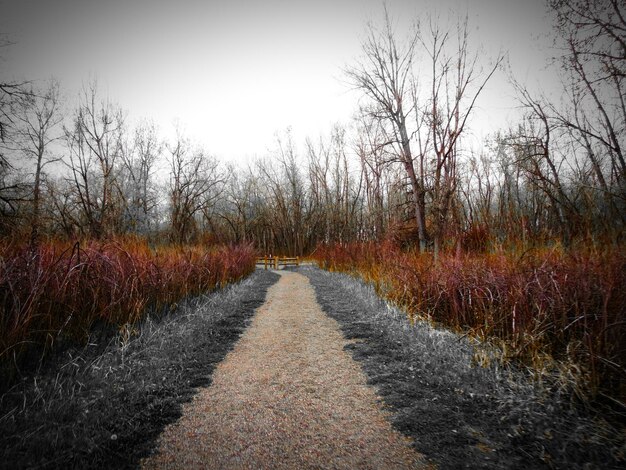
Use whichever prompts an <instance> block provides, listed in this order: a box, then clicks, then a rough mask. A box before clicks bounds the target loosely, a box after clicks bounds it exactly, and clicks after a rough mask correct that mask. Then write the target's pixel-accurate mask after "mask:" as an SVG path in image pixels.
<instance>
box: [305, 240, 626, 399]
mask: <svg viewBox="0 0 626 470" xmlns="http://www.w3.org/2000/svg"><path fill="white" fill-rule="evenodd" d="M314 257H315V258H316V260H317V261H318V263H319V264H320V266H322V267H325V268H327V269H331V270H339V271H344V272H353V273H358V274H359V275H361V276H362V277H363V278H365V279H366V280H368V281H371V282H373V283H374V284H375V285H376V287H377V289H378V290H379V292H380V293H382V294H383V295H384V296H386V297H387V298H388V299H390V300H392V301H393V302H395V303H397V304H399V305H401V306H402V307H404V308H405V309H406V310H407V311H408V313H409V315H410V316H420V317H423V318H427V319H429V320H431V321H433V322H436V323H439V324H443V325H446V326H448V327H451V328H453V329H455V330H457V331H463V332H466V333H469V334H473V335H477V336H479V337H480V338H482V339H488V340H491V341H492V342H495V343H497V344H498V345H499V346H500V350H501V351H502V354H503V356H504V357H505V358H506V359H516V360H519V361H521V363H523V364H527V365H529V366H531V368H530V369H531V370H532V371H534V373H536V374H537V375H539V376H541V375H542V374H546V375H550V376H551V377H553V378H555V377H556V378H557V379H558V380H556V381H554V383H555V384H559V385H567V386H568V389H569V390H570V391H572V390H573V391H574V392H575V393H576V394H578V395H579V396H581V397H583V398H585V399H590V398H591V399H595V398H599V397H604V398H607V399H608V400H610V401H612V402H616V401H617V402H620V403H621V404H622V406H623V404H624V403H626V251H625V250H624V249H622V248H605V249H602V250H600V249H592V248H583V249H579V250H567V251H566V250H564V249H562V248H560V247H558V246H555V247H552V248H544V249H535V250H531V251H526V252H523V253H514V252H504V251H500V252H494V253H486V254H485V253H483V254H461V253H448V254H443V255H441V256H440V258H439V259H438V260H437V262H435V261H434V260H433V258H432V257H431V256H430V255H429V254H418V253H411V252H404V251H402V250H400V249H398V248H397V247H395V246H394V245H393V244H389V243H382V244H371V243H370V244H350V245H332V246H320V247H318V248H317V250H316V252H315V255H314Z"/></svg>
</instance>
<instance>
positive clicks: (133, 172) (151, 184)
mask: <svg viewBox="0 0 626 470" xmlns="http://www.w3.org/2000/svg"><path fill="white" fill-rule="evenodd" d="M162 152H163V144H162V143H161V141H160V140H159V137H158V135H157V129H156V126H155V125H154V124H152V123H148V122H143V123H141V124H140V125H139V126H138V127H137V128H136V129H135V130H134V133H133V136H132V139H125V140H124V141H123V142H122V144H121V147H120V159H121V163H122V164H121V168H122V171H121V172H120V173H121V174H120V177H119V180H120V181H119V186H120V189H121V192H122V196H123V198H124V201H125V217H124V219H125V225H126V226H127V229H128V230H130V231H132V232H135V233H139V234H142V235H148V234H149V233H151V232H152V231H153V230H154V229H155V228H156V219H157V214H156V213H155V212H156V210H157V204H158V194H157V189H156V188H157V184H156V181H155V172H156V164H157V162H158V161H159V159H160V158H161V155H162Z"/></svg>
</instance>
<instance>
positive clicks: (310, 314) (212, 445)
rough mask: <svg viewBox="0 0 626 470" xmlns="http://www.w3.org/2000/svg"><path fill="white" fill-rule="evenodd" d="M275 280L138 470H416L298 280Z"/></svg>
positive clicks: (340, 340) (416, 458)
mask: <svg viewBox="0 0 626 470" xmlns="http://www.w3.org/2000/svg"><path fill="white" fill-rule="evenodd" d="M280 274H281V279H280V280H279V281H278V283H277V284H275V285H273V286H272V287H271V288H270V289H269V291H268V294H267V300H266V302H265V304H263V305H262V306H261V307H260V308H259V309H258V310H257V314H256V316H255V317H254V319H253V322H252V324H251V326H250V327H249V328H248V329H247V330H246V332H245V333H244V334H243V336H242V337H241V339H240V340H239V342H238V343H237V344H236V346H235V348H234V349H233V350H232V351H231V352H230V353H229V354H228V355H227V356H226V358H225V359H224V361H223V362H221V363H220V364H219V365H218V366H217V368H216V369H215V372H214V374H213V383H212V384H211V386H210V387H208V388H204V389H200V390H199V393H198V394H197V395H196V396H195V397H194V399H193V400H192V401H191V402H190V403H187V404H186V405H184V407H183V416H182V418H181V419H180V420H179V421H178V422H176V423H174V424H172V425H170V426H168V427H167V428H166V429H165V431H164V432H163V434H162V435H161V437H160V439H159V448H158V449H157V451H156V453H155V454H154V455H153V456H151V457H149V458H147V459H144V460H143V461H142V467H143V468H145V469H154V468H275V469H281V468H285V469H286V468H289V469H291V468H302V469H305V468H350V469H353V468H365V469H367V468H372V469H374V468H385V469H394V468H397V469H400V468H422V467H424V466H425V464H424V463H423V460H422V458H421V456H420V455H419V454H417V453H416V452H415V451H414V450H413V449H412V448H411V442H410V441H409V440H408V439H407V438H406V437H403V436H402V435H401V434H399V433H398V432H397V431H395V430H393V429H392V427H391V425H390V424H389V421H388V414H387V412H385V411H383V410H382V408H381V404H380V401H379V398H378V397H377V396H376V394H375V392H374V390H373V389H372V388H371V387H369V386H367V385H366V377H365V375H364V373H363V372H362V370H361V369H360V367H359V365H357V363H356V362H354V360H353V359H352V358H351V357H350V355H349V354H348V353H346V352H345V351H344V346H345V345H346V344H347V341H346V340H345V338H344V337H343V336H342V334H341V332H340V330H339V327H338V324H337V323H336V321H335V320H333V319H331V318H329V317H328V316H326V315H325V314H324V313H323V312H322V310H321V308H320V306H319V305H318V303H317V302H316V300H315V293H314V291H313V288H312V287H311V285H310V284H309V281H308V280H307V278H306V277H305V276H302V275H301V274H298V273H293V272H285V271H283V272H281V273H280Z"/></svg>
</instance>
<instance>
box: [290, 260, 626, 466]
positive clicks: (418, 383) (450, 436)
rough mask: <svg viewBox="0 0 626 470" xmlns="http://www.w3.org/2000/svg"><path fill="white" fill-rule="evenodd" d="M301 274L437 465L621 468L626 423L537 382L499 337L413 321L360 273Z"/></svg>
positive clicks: (396, 420)
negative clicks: (501, 352)
mask: <svg viewBox="0 0 626 470" xmlns="http://www.w3.org/2000/svg"><path fill="white" fill-rule="evenodd" d="M299 272H300V273H302V274H305V275H306V276H308V277H309V279H310V281H311V283H312V284H313V286H314V287H315V290H316V293H317V300H318V302H319V303H320V305H321V306H322V308H323V309H324V311H325V312H326V313H327V314H328V315H330V316H331V317H332V318H334V319H335V320H337V321H338V322H339V324H340V326H341V329H342V331H343V333H344V335H345V336H346V338H347V339H348V340H350V343H349V344H348V345H347V346H346V349H347V350H348V351H349V352H350V353H351V354H352V357H353V358H354V359H355V360H356V361H358V362H359V363H360V364H361V366H362V367H363V369H364V371H365V373H366V374H367V377H368V382H369V383H370V384H371V385H372V386H374V387H375V388H376V390H377V392H378V393H379V394H380V396H381V397H382V399H383V401H384V402H385V404H386V405H388V406H389V407H390V409H391V410H392V416H391V421H392V423H393V424H394V426H395V427H396V428H397V429H398V430H399V431H401V432H402V433H404V434H406V435H408V436H410V437H411V438H412V439H413V445H414V446H415V449H416V450H417V451H418V452H420V453H422V454H424V455H425V457H426V458H427V459H428V460H429V461H430V462H432V463H433V464H435V465H436V466H437V468H442V469H453V468H454V469H456V468H483V469H490V468H493V469H501V468H511V469H527V468H563V469H586V468H598V469H600V468H602V469H604V468H606V469H608V468H611V469H612V468H616V469H617V468H622V466H623V461H624V458H625V457H626V456H625V451H626V447H625V442H626V435H624V433H623V426H622V425H621V424H620V423H619V422H618V423H616V422H615V421H613V422H610V421H607V420H606V419H604V418H605V417H606V415H605V414H604V413H597V411H596V412H590V410H589V408H584V407H580V406H572V405H573V403H572V401H571V400H570V397H569V396H568V395H567V394H559V393H558V392H557V393H555V391H554V390H548V389H546V388H545V387H542V384H540V383H537V382H534V383H533V381H530V380H529V379H528V370H527V369H525V368H519V367H518V366H517V365H516V364H513V363H508V364H504V363H502V361H501V359H500V358H499V357H498V356H497V354H496V350H495V348H493V346H492V345H490V343H488V342H481V341H477V340H476V338H474V337H471V336H469V335H467V334H459V333H454V332H451V331H450V329H449V328H441V327H433V325H432V322H428V321H425V320H421V319H418V318H416V317H413V319H412V321H410V320H409V318H408V317H407V315H406V311H405V310H404V309H401V308H398V307H397V306H394V305H393V304H392V303H391V302H389V301H384V300H381V298H380V296H379V295H378V294H377V292H376V289H375V288H374V284H372V283H365V282H363V281H362V280H361V279H358V278H355V277H354V276H351V275H346V274H342V273H330V272H327V271H321V270H319V269H315V268H310V267H304V268H300V269H299ZM477 357H480V358H481V361H477ZM485 359H490V360H489V361H485Z"/></svg>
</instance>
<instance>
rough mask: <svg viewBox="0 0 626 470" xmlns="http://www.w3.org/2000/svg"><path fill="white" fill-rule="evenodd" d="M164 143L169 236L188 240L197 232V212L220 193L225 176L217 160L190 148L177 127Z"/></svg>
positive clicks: (215, 199)
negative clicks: (167, 167) (170, 139)
mask: <svg viewBox="0 0 626 470" xmlns="http://www.w3.org/2000/svg"><path fill="white" fill-rule="evenodd" d="M166 147H167V151H168V153H169V156H168V160H169V165H170V179H169V188H168V190H169V203H170V227H171V238H172V241H174V242H175V243H180V244H182V243H186V242H192V241H195V240H196V239H197V236H198V221H197V216H199V215H200V214H201V213H202V210H203V209H204V210H207V208H209V207H210V206H211V205H213V204H214V203H215V202H216V201H217V199H218V198H219V197H220V195H221V193H222V191H223V187H224V182H225V176H224V174H223V173H222V171H221V169H220V166H219V163H218V161H217V160H215V159H214V158H212V157H210V156H209V155H206V154H205V153H204V151H203V150H201V149H198V148H193V147H192V145H191V143H190V142H189V140H187V139H186V138H185V137H183V136H182V135H181V134H180V131H177V137H176V140H175V141H174V142H173V143H171V144H169V145H166Z"/></svg>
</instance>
